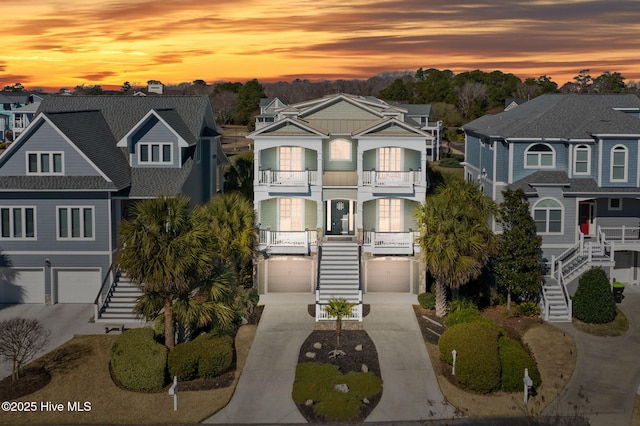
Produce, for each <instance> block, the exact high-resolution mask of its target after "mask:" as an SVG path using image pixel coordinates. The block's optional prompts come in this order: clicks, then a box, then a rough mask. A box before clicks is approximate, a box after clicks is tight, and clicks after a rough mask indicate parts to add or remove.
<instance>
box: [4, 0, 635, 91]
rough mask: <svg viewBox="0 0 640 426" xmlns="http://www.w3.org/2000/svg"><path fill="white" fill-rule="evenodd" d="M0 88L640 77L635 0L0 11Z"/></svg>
mask: <svg viewBox="0 0 640 426" xmlns="http://www.w3.org/2000/svg"><path fill="white" fill-rule="evenodd" d="M0 10H2V17H3V20H2V21H3V34H4V36H3V43H2V48H0V88H2V87H4V86H6V85H11V84H14V83H16V82H21V83H22V84H23V85H24V86H25V87H26V88H28V89H31V88H36V87H40V88H44V89H45V90H52V91H57V90H58V89H59V88H61V87H68V88H71V89H72V88H73V87H75V86H77V85H81V84H85V85H101V86H102V87H103V88H119V87H120V86H121V85H122V83H123V82H125V81H128V82H130V83H131V84H132V85H146V82H147V81H148V80H151V79H153V80H160V81H162V82H163V83H165V84H177V83H180V82H191V81H193V80H196V79H202V80H205V81H207V82H208V83H213V82H215V81H221V80H222V81H241V82H244V81H247V80H249V79H252V78H257V79H258V80H260V81H278V80H283V81H291V80H293V79H295V78H302V79H305V78H307V79H310V80H320V79H329V80H333V79H338V78H341V79H352V78H362V79H366V78H368V77H371V76H373V75H376V74H378V73H380V72H385V71H402V70H411V71H415V70H417V69H418V68H420V67H422V68H424V69H427V68H438V69H450V70H452V71H453V72H455V73H460V72H464V71H471V70H474V69H481V70H483V71H487V72H490V71H493V70H500V71H503V72H505V73H513V74H515V75H517V76H518V77H520V78H521V79H523V80H524V79H525V78H527V77H538V76H540V75H548V76H550V77H551V78H552V79H553V81H555V82H556V83H558V85H562V84H564V83H565V82H567V81H571V80H572V79H573V77H574V76H576V75H577V74H578V72H579V71H580V70H582V69H589V70H590V74H591V75H592V76H593V77H596V76H598V75H600V74H601V73H602V72H604V71H610V72H616V71H617V72H620V73H621V74H622V75H623V76H624V77H626V81H627V83H628V82H629V80H636V81H638V80H640V55H639V54H640V45H639V44H638V40H640V19H638V18H639V17H640V2H638V0H594V1H591V0H568V1H558V0H461V1H451V0H287V1H284V0H234V1H227V0H216V1H211V0H209V1H204V0H126V1H125V0H37V1H24V0H2V2H1V7H0Z"/></svg>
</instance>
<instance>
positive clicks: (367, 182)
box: [362, 170, 424, 187]
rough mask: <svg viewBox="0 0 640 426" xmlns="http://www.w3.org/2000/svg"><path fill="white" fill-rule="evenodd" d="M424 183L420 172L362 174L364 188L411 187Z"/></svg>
mask: <svg viewBox="0 0 640 426" xmlns="http://www.w3.org/2000/svg"><path fill="white" fill-rule="evenodd" d="M422 183H424V181H423V179H422V172H421V171H420V170H407V171H392V172H386V171H385V172H383V171H376V170H365V171H364V172H362V184H363V185H364V186H377V187H381V186H383V187H384V186H388V187H398V186H401V187H410V186H413V185H419V184H422Z"/></svg>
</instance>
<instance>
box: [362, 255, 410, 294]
mask: <svg viewBox="0 0 640 426" xmlns="http://www.w3.org/2000/svg"><path fill="white" fill-rule="evenodd" d="M366 274H367V276H366V279H367V282H366V287H365V289H366V291H367V292H369V293H373V292H385V293H409V292H411V261H410V260H409V259H402V258H393V257H392V258H385V259H374V260H369V261H367V262H366Z"/></svg>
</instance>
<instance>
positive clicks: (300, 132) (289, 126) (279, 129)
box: [247, 117, 327, 138]
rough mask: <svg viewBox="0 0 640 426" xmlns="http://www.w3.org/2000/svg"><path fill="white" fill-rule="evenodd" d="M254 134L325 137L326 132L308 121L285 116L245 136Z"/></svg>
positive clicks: (248, 136) (249, 136) (253, 135)
mask: <svg viewBox="0 0 640 426" xmlns="http://www.w3.org/2000/svg"><path fill="white" fill-rule="evenodd" d="M255 136H315V137H318V136H319V137H326V136H327V133H325V132H322V131H320V130H318V129H316V128H314V127H313V126H311V125H310V124H309V123H308V122H306V121H304V120H300V119H297V118H292V117H287V118H285V119H283V120H278V121H276V122H274V123H272V124H270V125H268V126H265V127H262V128H260V129H258V130H256V131H254V132H252V133H250V134H248V135H247V138H253V137H255Z"/></svg>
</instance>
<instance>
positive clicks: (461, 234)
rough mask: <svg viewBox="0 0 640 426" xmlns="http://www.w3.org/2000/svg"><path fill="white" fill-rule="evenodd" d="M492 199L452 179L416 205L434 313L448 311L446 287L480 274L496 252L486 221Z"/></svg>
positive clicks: (464, 183)
mask: <svg viewBox="0 0 640 426" xmlns="http://www.w3.org/2000/svg"><path fill="white" fill-rule="evenodd" d="M495 212H496V206H495V203H494V202H493V201H492V200H491V199H489V198H488V197H486V196H484V195H483V194H482V193H481V192H480V191H478V189H477V188H476V187H475V185H474V184H473V183H469V182H465V181H463V180H461V179H452V180H450V181H448V182H447V183H446V184H445V185H444V186H440V187H438V188H437V189H436V191H435V194H434V195H433V196H431V197H429V198H427V200H426V201H425V203H423V204H422V205H420V206H419V207H418V208H416V211H415V216H416V219H417V221H418V227H419V229H420V238H419V242H420V248H421V253H422V254H423V260H424V262H425V264H426V266H427V269H428V270H429V272H430V273H431V275H432V276H433V277H434V278H435V281H436V315H438V316H439V317H443V316H445V315H446V314H447V298H446V294H447V293H446V292H447V287H449V288H451V289H454V290H456V289H458V288H460V286H462V285H464V284H466V283H468V282H469V281H470V280H473V279H475V278H477V277H478V276H480V274H481V272H482V269H483V268H484V266H485V265H486V264H487V262H488V261H489V258H490V257H491V256H493V255H494V253H496V249H497V240H496V237H495V235H494V233H493V232H492V231H491V229H490V228H489V227H488V225H487V217H488V215H490V214H495Z"/></svg>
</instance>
